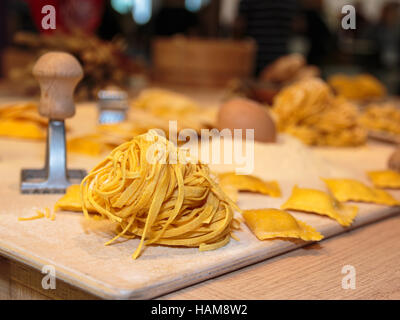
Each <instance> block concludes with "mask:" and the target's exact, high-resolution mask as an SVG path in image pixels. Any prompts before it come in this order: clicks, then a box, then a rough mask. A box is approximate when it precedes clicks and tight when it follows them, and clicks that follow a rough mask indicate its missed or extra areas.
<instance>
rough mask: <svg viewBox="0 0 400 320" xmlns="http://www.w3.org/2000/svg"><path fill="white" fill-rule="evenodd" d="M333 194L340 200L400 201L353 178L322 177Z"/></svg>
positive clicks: (387, 203)
mask: <svg viewBox="0 0 400 320" xmlns="http://www.w3.org/2000/svg"><path fill="white" fill-rule="evenodd" d="M323 181H324V182H325V183H326V185H327V187H328V189H329V190H330V192H332V194H333V196H334V197H335V198H336V199H337V200H338V201H341V202H345V201H357V202H369V203H376V204H383V205H387V206H398V205H399V204H400V202H399V201H398V200H396V199H395V198H393V197H392V196H391V195H390V194H389V193H387V192H386V191H385V190H381V189H377V188H371V187H368V186H366V185H365V184H363V183H362V182H360V181H357V180H353V179H323Z"/></svg>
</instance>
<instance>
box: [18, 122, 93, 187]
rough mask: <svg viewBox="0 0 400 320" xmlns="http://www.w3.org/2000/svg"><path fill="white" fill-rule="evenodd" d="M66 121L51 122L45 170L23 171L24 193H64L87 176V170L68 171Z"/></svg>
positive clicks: (48, 130) (48, 131)
mask: <svg viewBox="0 0 400 320" xmlns="http://www.w3.org/2000/svg"><path fill="white" fill-rule="evenodd" d="M66 160H67V159H66V143H65V125H64V121H58V120H50V121H49V125H48V129H47V146H46V162H45V166H44V168H43V169H23V170H22V171H21V192H22V193H64V192H65V190H66V188H67V187H68V186H70V185H71V184H74V183H80V181H81V180H82V179H83V178H84V177H85V176H86V171H85V170H67V163H66Z"/></svg>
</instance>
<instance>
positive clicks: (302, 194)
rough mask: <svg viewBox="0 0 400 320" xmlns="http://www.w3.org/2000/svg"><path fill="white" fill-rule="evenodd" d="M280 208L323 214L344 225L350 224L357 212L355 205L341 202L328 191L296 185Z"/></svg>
mask: <svg viewBox="0 0 400 320" xmlns="http://www.w3.org/2000/svg"><path fill="white" fill-rule="evenodd" d="M281 209H287V210H296V211H305V212H311V213H316V214H320V215H325V216H328V217H330V218H332V219H335V220H336V221H337V222H339V223H340V224H341V225H342V226H345V227H347V226H349V225H351V223H352V222H353V220H354V218H355V217H356V215H357V213H358V208H357V207H355V206H350V205H344V204H341V203H340V202H338V201H336V200H335V199H334V198H333V197H332V196H331V195H330V194H328V193H325V192H323V191H320V190H314V189H307V188H299V187H298V186H295V187H294V188H293V191H292V194H291V196H290V197H289V199H288V200H287V201H286V202H285V203H284V204H283V205H282V206H281Z"/></svg>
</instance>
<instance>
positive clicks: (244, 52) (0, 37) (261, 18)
mask: <svg viewBox="0 0 400 320" xmlns="http://www.w3.org/2000/svg"><path fill="white" fill-rule="evenodd" d="M45 4H51V5H54V6H55V8H56V12H57V17H56V30H44V29H43V28H42V27H41V19H42V17H43V16H44V15H43V14H42V13H41V8H42V7H43V5H45ZM345 4H352V5H353V6H354V7H355V8H356V29H355V30H344V29H343V28H342V27H341V20H342V18H343V16H344V14H342V13H341V8H342V6H343V5H345ZM399 5H400V1H393V0H379V1H377V0H362V1H361V0H358V1H357V0H354V1H350V0H346V1H342V0H279V1H275V0H87V1H78V0H63V1H61V0H46V1H45V0H43V1H42V0H2V1H0V58H1V69H0V75H1V84H0V93H4V92H6V93H7V94H8V95H10V94H11V93H14V92H15V94H24V95H32V94H37V92H38V88H37V84H36V81H35V80H34V79H33V78H32V77H31V75H30V74H31V66H32V64H33V63H34V61H35V59H36V57H37V56H38V55H39V54H41V53H43V52H45V51H48V50H53V49H57V50H65V51H69V52H72V53H73V54H75V55H76V56H77V57H78V58H79V60H80V61H81V62H82V64H83V65H84V69H85V80H84V83H83V84H81V85H80V86H81V87H80V89H79V91H78V95H79V97H80V98H82V99H91V98H92V97H94V96H95V95H96V92H97V91H98V90H99V89H101V87H104V86H106V85H108V84H113V85H120V86H123V87H125V88H126V89H127V90H130V92H136V91H137V89H138V88H141V87H143V86H145V85H146V84H147V83H149V82H152V83H164V84H171V85H175V84H177V85H185V86H228V87H229V86H235V84H232V82H231V81H232V79H235V78H238V79H251V78H260V77H261V79H263V75H262V71H263V69H264V68H265V67H266V66H268V65H269V64H271V63H272V62H273V61H274V60H276V59H277V58H279V57H281V56H283V55H287V54H290V53H300V54H301V55H303V56H304V57H305V59H306V64H307V65H312V66H313V68H314V69H312V70H311V69H310V70H308V71H309V72H311V73H313V74H319V75H321V76H322V77H323V78H328V77H329V76H330V75H332V74H334V73H345V74H348V75H352V74H359V73H363V72H367V73H369V74H371V75H374V76H375V77H377V78H378V79H379V80H380V81H381V82H382V83H383V84H384V85H385V86H386V88H387V90H388V92H389V93H391V94H393V95H396V94H398V93H399V91H400V76H399V72H398V71H399V68H400V59H399V53H400V52H399V49H400V28H399V21H400V19H399ZM264 80H266V81H268V80H270V79H269V78H268V75H267V76H266V77H264ZM15 84H18V85H15ZM236 86H237V84H236Z"/></svg>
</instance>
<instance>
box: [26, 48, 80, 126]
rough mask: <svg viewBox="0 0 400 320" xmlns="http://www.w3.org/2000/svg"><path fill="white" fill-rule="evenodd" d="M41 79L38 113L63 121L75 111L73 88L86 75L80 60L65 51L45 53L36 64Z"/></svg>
mask: <svg viewBox="0 0 400 320" xmlns="http://www.w3.org/2000/svg"><path fill="white" fill-rule="evenodd" d="M33 75H34V76H35V78H36V79H37V80H38V81H39V84H40V90H41V97H40V103H39V113H40V114H41V115H42V116H44V117H47V118H49V119H51V120H64V119H66V118H70V117H72V116H73V115H74V114H75V104H74V90H75V87H76V85H77V84H78V82H79V81H80V80H81V79H82V77H83V70H82V67H81V65H80V63H79V61H78V60H77V59H76V58H75V57H74V56H73V55H71V54H69V53H66V52H49V53H46V54H44V55H42V56H41V57H40V58H39V59H38V61H37V62H36V64H35V65H34V67H33Z"/></svg>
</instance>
